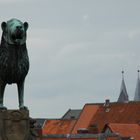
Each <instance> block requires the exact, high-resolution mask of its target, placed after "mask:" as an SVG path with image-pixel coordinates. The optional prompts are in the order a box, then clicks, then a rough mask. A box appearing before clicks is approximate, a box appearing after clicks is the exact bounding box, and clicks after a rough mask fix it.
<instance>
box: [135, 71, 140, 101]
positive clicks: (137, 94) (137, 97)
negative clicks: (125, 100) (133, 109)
mask: <svg viewBox="0 0 140 140" xmlns="http://www.w3.org/2000/svg"><path fill="white" fill-rule="evenodd" d="M139 72H140V70H138V79H137V85H136V90H135V97H134V101H140V78H139Z"/></svg>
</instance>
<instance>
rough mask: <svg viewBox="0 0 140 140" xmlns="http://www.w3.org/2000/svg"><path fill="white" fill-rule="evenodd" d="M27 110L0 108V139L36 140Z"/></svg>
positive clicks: (32, 122) (32, 123)
mask: <svg viewBox="0 0 140 140" xmlns="http://www.w3.org/2000/svg"><path fill="white" fill-rule="evenodd" d="M34 123H35V122H34V121H33V120H32V119H30V117H29V111H28V110H0V140H36V135H35V132H34Z"/></svg>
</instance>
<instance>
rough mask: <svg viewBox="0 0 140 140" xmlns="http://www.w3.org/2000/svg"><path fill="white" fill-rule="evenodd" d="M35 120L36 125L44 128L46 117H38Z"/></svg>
mask: <svg viewBox="0 0 140 140" xmlns="http://www.w3.org/2000/svg"><path fill="white" fill-rule="evenodd" d="M35 120H36V126H37V127H40V128H43V126H44V124H45V121H46V119H45V118H36V119H35Z"/></svg>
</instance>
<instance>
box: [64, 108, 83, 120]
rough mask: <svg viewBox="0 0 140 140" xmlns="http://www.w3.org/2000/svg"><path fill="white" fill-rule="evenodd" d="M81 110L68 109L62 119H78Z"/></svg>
mask: <svg viewBox="0 0 140 140" xmlns="http://www.w3.org/2000/svg"><path fill="white" fill-rule="evenodd" d="M80 112H81V109H69V110H68V111H67V112H66V113H65V114H64V116H63V117H62V119H78V118H79V115H80Z"/></svg>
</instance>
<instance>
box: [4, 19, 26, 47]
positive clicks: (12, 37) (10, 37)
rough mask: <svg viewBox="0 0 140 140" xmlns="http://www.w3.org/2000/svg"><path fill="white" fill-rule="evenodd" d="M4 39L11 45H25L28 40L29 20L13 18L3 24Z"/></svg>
mask: <svg viewBox="0 0 140 140" xmlns="http://www.w3.org/2000/svg"><path fill="white" fill-rule="evenodd" d="M1 27H2V30H3V38H4V40H5V41H6V42H7V43H8V44H11V45H23V44H24V43H25V42H26V31H27V29H28V23H27V22H24V23H23V22H21V21H20V20H18V19H11V20H9V21H7V22H2V24H1Z"/></svg>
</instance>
